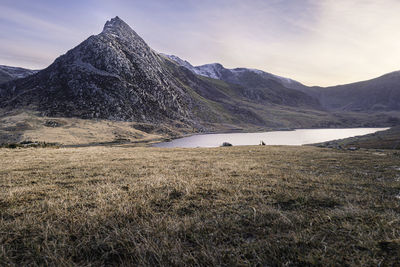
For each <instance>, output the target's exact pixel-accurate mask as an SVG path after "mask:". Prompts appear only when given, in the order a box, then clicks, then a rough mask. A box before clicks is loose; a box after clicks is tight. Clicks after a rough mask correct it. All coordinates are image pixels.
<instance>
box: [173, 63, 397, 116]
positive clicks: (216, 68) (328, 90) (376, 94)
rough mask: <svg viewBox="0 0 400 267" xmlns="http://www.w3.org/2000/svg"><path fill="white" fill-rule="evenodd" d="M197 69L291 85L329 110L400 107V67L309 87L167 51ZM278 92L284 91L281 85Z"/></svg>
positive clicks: (231, 79)
mask: <svg viewBox="0 0 400 267" xmlns="http://www.w3.org/2000/svg"><path fill="white" fill-rule="evenodd" d="M166 56H167V57H168V58H170V59H171V60H174V61H175V62H176V63H177V64H179V65H181V66H183V67H185V68H188V69H189V70H191V71H192V72H193V73H195V74H197V75H201V76H205V77H210V78H213V79H219V80H223V81H225V82H228V83H232V84H239V85H242V86H245V87H246V88H260V87H270V88H274V86H273V85H272V84H271V83H272V81H274V82H276V83H278V84H280V85H282V86H284V87H286V88H289V89H295V90H297V91H301V92H303V93H306V94H307V95H309V96H311V97H313V98H315V99H317V100H318V102H319V104H320V105H321V107H322V108H323V109H326V110H329V111H336V112H337V111H350V112H377V111H378V112H379V111H400V71H398V72H393V73H389V74H386V75H383V76H381V77H379V78H376V79H372V80H368V81H362V82H357V83H352V84H346V85H340V86H331V87H325V88H324V87H308V86H305V85H303V84H301V83H300V82H297V81H295V80H292V79H289V78H285V77H280V76H276V75H274V74H271V73H267V72H264V71H261V70H255V69H246V68H236V69H226V68H224V67H223V66H222V65H221V64H218V63H214V64H206V65H202V66H193V65H191V64H190V63H189V62H188V61H185V60H182V59H180V58H179V57H177V56H171V55H166ZM278 92H283V91H282V90H281V89H278Z"/></svg>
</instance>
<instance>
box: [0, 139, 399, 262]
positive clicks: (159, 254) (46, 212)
mask: <svg viewBox="0 0 400 267" xmlns="http://www.w3.org/2000/svg"><path fill="white" fill-rule="evenodd" d="M399 194H400V155H399V152H398V151H393V150H392V151H389V150H387V151H386V150H385V151H383V152H382V151H381V152H376V151H375V150H360V151H354V152H352V151H341V150H331V149H323V148H316V147H275V146H245V147H226V148H225V147H224V148H210V149H207V148H198V149H160V148H145V147H138V148H135V147H126V146H113V147H84V148H36V149H35V148H28V149H0V233H1V234H0V265H3V266H4V265H25V264H30V265H58V266H60V265H61V266H69V265H83V266H89V265H90V266H93V265H96V266H97V265H133V264H135V265H159V266H167V265H175V266H177V265H179V266H182V265H225V266H232V265H287V266H300V265H310V264H312V265H354V266H376V265H382V266H384V265H386V266H390V265H396V264H398V263H399V262H400V196H399Z"/></svg>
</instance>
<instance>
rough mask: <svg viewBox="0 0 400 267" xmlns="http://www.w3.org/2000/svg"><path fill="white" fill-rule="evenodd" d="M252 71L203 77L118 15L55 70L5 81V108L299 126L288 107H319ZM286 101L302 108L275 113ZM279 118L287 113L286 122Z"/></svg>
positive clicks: (198, 123)
mask: <svg viewBox="0 0 400 267" xmlns="http://www.w3.org/2000/svg"><path fill="white" fill-rule="evenodd" d="M237 73H241V71H239V70H238V71H237ZM251 73H254V72H248V73H247V72H246V73H245V74H243V75H242V74H241V76H240V77H239V78H236V80H243V81H244V82H243V83H236V82H235V81H236V80H234V77H233V76H232V75H229V73H228V72H226V73H225V72H224V71H222V75H223V77H224V80H226V81H227V82H226V83H224V84H220V83H218V82H216V80H215V79H204V78H201V77H200V76H198V75H195V74H194V73H192V72H191V71H190V70H188V69H187V68H185V67H181V66H180V64H176V62H175V61H172V60H170V59H168V58H167V57H165V56H163V55H160V54H158V53H156V52H155V51H153V50H152V49H151V48H150V47H149V46H148V45H147V44H146V43H145V41H143V39H142V38H140V36H138V35H137V34H136V33H135V32H134V31H133V30H132V29H131V28H130V27H129V26H128V25H127V24H126V23H125V22H123V21H122V20H121V19H120V18H118V17H116V18H113V19H111V20H110V21H108V22H107V23H106V24H105V26H104V29H103V31H102V32H101V33H100V34H98V35H94V36H91V37H89V38H88V39H87V40H85V41H84V42H82V43H81V44H79V45H78V46H77V47H75V48H73V49H72V50H70V51H68V52H67V53H66V54H65V55H62V56H60V57H59V58H57V59H56V60H55V62H54V63H53V64H51V65H50V66H49V67H48V68H46V69H44V70H42V71H40V72H38V73H36V74H34V75H31V76H29V77H26V78H23V79H18V80H16V81H12V82H9V83H6V84H3V85H1V86H0V107H2V108H6V109H16V108H26V107H29V108H31V109H34V110H39V111H40V112H41V114H42V115H44V116H59V117H79V118H86V119H98V118H101V119H110V120H121V121H138V122H147V123H155V124H159V123H170V124H172V123H174V122H179V123H183V124H185V125H186V126H188V125H189V126H191V127H194V128H196V129H199V130H202V129H205V127H208V129H210V123H211V124H213V123H214V124H215V123H218V124H221V123H225V124H226V123H227V124H231V125H245V127H248V126H249V125H256V126H265V127H287V126H288V125H291V126H292V127H299V126H301V125H303V123H302V122H300V123H299V121H298V119H296V118H295V119H291V117H293V114H289V113H291V112H292V113H295V114H298V113H299V114H301V115H302V116H303V114H304V111H303V110H302V109H318V108H319V103H318V101H317V100H316V99H315V98H313V97H310V96H308V95H307V94H305V93H302V92H299V91H296V90H293V89H289V88H286V87H284V86H283V85H282V84H281V83H279V82H277V81H276V80H273V79H266V78H265V79H264V78H263V79H260V80H259V81H251V79H252V78H251V77H250V78H249V81H245V79H244V78H245V77H246V75H249V74H251ZM241 77H243V79H242V78H241ZM249 84H251V86H248V85H249ZM284 107H287V108H288V109H290V108H294V109H296V110H292V111H291V112H289V113H287V114H284V115H282V114H281V115H273V113H276V114H279V111H278V110H279V109H281V108H284ZM297 109H300V110H297ZM277 116H278V117H279V116H284V117H286V118H285V119H284V122H282V121H280V118H278V117H277ZM313 116H314V115H312V116H311V117H313ZM311 117H310V118H307V125H306V124H304V126H309V125H310V123H311V121H312V118H311ZM291 120H293V121H295V122H296V123H295V124H291V123H290V121H291ZM228 127H229V126H228Z"/></svg>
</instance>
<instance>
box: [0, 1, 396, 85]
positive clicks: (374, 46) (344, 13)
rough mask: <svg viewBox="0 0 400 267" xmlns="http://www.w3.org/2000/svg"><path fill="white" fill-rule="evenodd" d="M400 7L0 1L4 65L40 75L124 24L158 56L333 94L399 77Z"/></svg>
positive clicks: (351, 3)
mask: <svg viewBox="0 0 400 267" xmlns="http://www.w3.org/2000/svg"><path fill="white" fill-rule="evenodd" d="M399 14H400V1H399V0H379V1H377V0H112V1H110V0H107V1H106V0H69V1H65V0H63V1H60V0H35V1H32V0H1V1H0V65H10V66H19V67H25V68H31V69H42V68H45V67H47V66H48V65H50V64H51V63H52V62H53V61H54V60H55V59H56V58H57V57H58V56H60V55H62V54H64V53H66V52H67V51H68V50H69V49H71V48H73V47H75V46H76V45H78V44H79V43H80V42H82V41H84V40H85V39H86V38H88V37H89V36H90V35H94V34H98V33H100V32H101V30H102V28H103V26H104V24H105V22H106V21H107V20H109V19H110V18H112V17H115V16H119V17H120V18H121V19H123V20H124V21H125V22H126V23H128V24H129V25H130V26H131V27H132V28H133V29H134V30H135V31H136V32H137V33H138V34H139V35H140V36H141V37H142V38H143V39H144V40H145V41H146V42H147V43H148V44H149V45H150V46H151V47H152V48H153V49H154V50H156V51H158V52H163V53H167V54H173V55H177V56H179V57H180V58H182V59H185V60H188V61H189V62H190V63H192V64H193V65H202V64H207V63H214V62H218V63H221V64H223V65H224V66H225V67H227V68H236V67H247V68H256V69H260V70H264V71H267V72H270V73H273V74H276V75H280V76H284V77H289V78H292V79H295V80H297V81H299V82H302V83H304V84H306V85H320V86H329V85H336V84H345V83H350V82H356V81H361V80H367V79H371V78H374V77H378V76H380V75H383V74H385V73H389V72H392V71H396V70H400V35H399V34H398V31H399V29H400V15H399Z"/></svg>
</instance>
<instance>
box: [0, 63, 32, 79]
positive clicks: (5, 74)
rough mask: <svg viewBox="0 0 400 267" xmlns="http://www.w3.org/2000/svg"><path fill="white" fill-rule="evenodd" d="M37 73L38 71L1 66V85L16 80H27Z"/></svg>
mask: <svg viewBox="0 0 400 267" xmlns="http://www.w3.org/2000/svg"><path fill="white" fill-rule="evenodd" d="M37 72H38V71H36V70H29V69H24V68H18V67H10V66H4V65H0V84H2V83H5V82H9V81H12V80H16V79H21V78H25V77H27V76H29V75H33V74H35V73H37Z"/></svg>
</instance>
